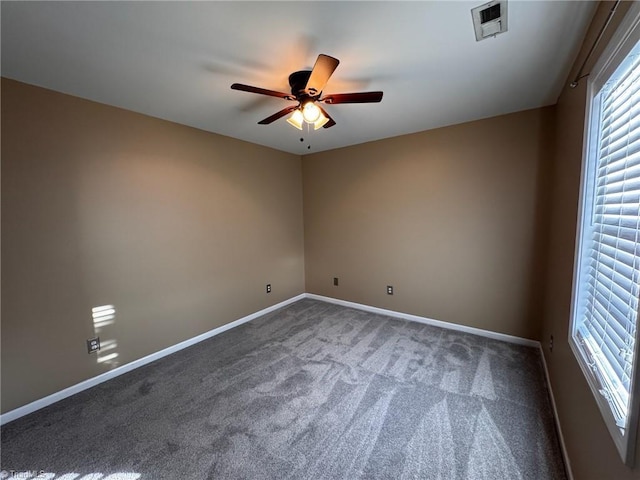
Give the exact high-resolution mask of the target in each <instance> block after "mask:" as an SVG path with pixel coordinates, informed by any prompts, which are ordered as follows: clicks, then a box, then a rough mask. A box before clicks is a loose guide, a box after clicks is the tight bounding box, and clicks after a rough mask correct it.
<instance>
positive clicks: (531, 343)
mask: <svg viewBox="0 0 640 480" xmlns="http://www.w3.org/2000/svg"><path fill="white" fill-rule="evenodd" d="M305 297H306V298H313V299H315V300H321V301H323V302H328V303H335V304H336V305H342V306H343V307H351V308H356V309H358V310H364V311H366V312H371V313H379V314H381V315H387V316H389V317H396V318H402V319H404V320H410V321H412V322H418V323H424V324H427V325H433V326H435V327H441V328H446V329H448V330H456V331H458V332H465V333H472V334H474V335H480V336H481V337H487V338H493V339H494V340H501V341H503V342H509V343H516V344H518V345H525V346H527V347H534V348H538V347H540V342H538V341H536V340H530V339H528V338H522V337H516V336H513V335H507V334H505V333H497V332H492V331H490V330H483V329H481V328H475V327H468V326H466V325H458V324H456V323H449V322H443V321H441V320H434V319H432V318H426V317H420V316H418V315H411V314H410V313H402V312H396V311H395V310H386V309H384V308H378V307H371V306H369V305H364V304H362V303H354V302H349V301H347V300H340V299H338V298H332V297H324V296H322V295H316V294H315V293H307V294H305Z"/></svg>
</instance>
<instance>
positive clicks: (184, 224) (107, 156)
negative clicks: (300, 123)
mask: <svg viewBox="0 0 640 480" xmlns="http://www.w3.org/2000/svg"><path fill="white" fill-rule="evenodd" d="M266 283H271V284H272V285H273V293H271V294H270V295H267V294H266V293H265V284H266ZM2 288H3V291H2V411H3V412H6V411H9V410H12V409H14V408H16V407H19V406H21V405H24V404H26V403H28V402H30V401H33V400H36V399H38V398H41V397H43V396H45V395H47V394H51V393H53V392H56V391H59V390H61V389H63V388H65V387H68V386H70V385H72V384H75V383H77V382H79V381H82V380H85V379H87V378H90V377H93V376H95V375H98V374H100V373H102V372H104V371H107V370H108V369H110V368H112V367H113V366H115V365H114V364H111V365H109V364H101V365H98V364H97V362H96V356H95V355H88V354H87V352H86V346H85V341H86V339H88V338H90V337H91V336H93V334H94V328H93V324H92V316H91V308H92V307H94V306H98V305H104V304H113V305H114V306H115V308H116V318H115V324H113V325H111V326H108V327H106V328H105V329H104V330H103V331H102V333H100V336H101V339H102V340H103V341H104V340H108V339H115V340H116V341H117V348H116V350H115V351H116V352H117V353H118V358H117V362H118V363H119V364H120V365H122V364H124V363H127V362H130V361H132V360H135V359H138V358H140V357H142V356H145V355H147V354H150V353H152V352H156V351H158V350H160V349H162V348H165V347H168V346H171V345H174V344H176V343H178V342H180V341H182V340H185V339H188V338H191V337H193V336H195V335H197V334H200V333H203V332H205V331H208V330H210V329H212V328H214V327H217V326H220V325H223V324H225V323H227V322H229V321H232V320H235V319H237V318H240V317H242V316H244V315H247V314H249V313H253V312H255V311H257V310H260V309H262V308H265V307H267V306H269V305H272V304H274V303H277V302H279V301H282V300H285V299H288V298H290V297H292V296H295V295H297V294H300V293H302V292H304V251H303V224H302V182H301V165H300V157H299V156H294V155H290V154H286V153H282V152H278V151H275V150H271V149H267V148H264V147H260V146H256V145H252V144H249V143H245V142H241V141H237V140H233V139H230V138H227V137H222V136H219V135H214V134H210V133H206V132H203V131H199V130H196V129H193V128H188V127H184V126H180V125H177V124H173V123H169V122H165V121H162V120H157V119H153V118H150V117H145V116H143V115H138V114H135V113H132V112H128V111H125V110H121V109H117V108H112V107H108V106H104V105H100V104H97V103H92V102H89V101H85V100H81V99H78V98H75V97H70V96H66V95H62V94H59V93H55V92H52V91H49V90H44V89H40V88H36V87H32V86H27V85H24V84H21V83H17V82H14V81H10V80H6V79H3V80H2ZM104 353H105V354H106V353H107V352H104Z"/></svg>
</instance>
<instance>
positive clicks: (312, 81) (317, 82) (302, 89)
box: [231, 53, 382, 130]
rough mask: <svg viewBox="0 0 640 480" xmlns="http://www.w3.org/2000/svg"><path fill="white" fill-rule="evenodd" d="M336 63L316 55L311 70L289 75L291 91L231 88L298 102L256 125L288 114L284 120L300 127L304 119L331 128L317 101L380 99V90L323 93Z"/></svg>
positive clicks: (315, 124) (326, 114)
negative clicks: (323, 94) (316, 57)
mask: <svg viewBox="0 0 640 480" xmlns="http://www.w3.org/2000/svg"><path fill="white" fill-rule="evenodd" d="M339 63H340V60H338V59H337V58H333V57H330V56H329V55H324V54H322V53H321V54H320V55H318V59H317V60H316V63H315V65H314V66H313V70H300V71H298V72H293V73H292V74H291V75H289V85H290V86H291V93H283V92H276V91H274V90H267V89H265V88H259V87H252V86H250V85H243V84H241V83H234V84H233V85H231V88H232V89H233V90H241V91H243V92H251V93H258V94H260V95H269V96H271V97H279V98H283V99H285V100H289V101H294V102H297V104H296V105H290V106H288V107H286V108H283V109H282V110H280V111H279V112H276V113H274V114H273V115H271V116H269V117H267V118H265V119H264V120H260V121H259V122H258V124H259V125H268V124H270V123H272V122H275V121H276V120H278V119H279V118H282V117H284V116H285V115H288V114H290V113H291V116H290V117H289V118H288V119H287V122H288V123H289V124H291V125H293V126H294V127H296V128H297V129H299V130H302V125H303V122H306V123H308V124H310V125H313V126H314V129H315V130H317V129H319V128H321V127H324V128H329V127H333V126H334V125H335V124H336V122H335V121H334V120H333V118H331V117H330V116H329V114H328V113H327V111H326V110H325V109H324V108H322V107H321V106H320V105H319V104H320V103H325V104H329V105H337V104H339V103H376V102H380V101H381V100H382V92H357V93H333V94H329V95H325V96H322V91H323V90H324V87H325V85H326V84H327V82H328V81H329V78H330V77H331V75H332V74H333V72H334V71H335V69H336V68H337V67H338V64H339Z"/></svg>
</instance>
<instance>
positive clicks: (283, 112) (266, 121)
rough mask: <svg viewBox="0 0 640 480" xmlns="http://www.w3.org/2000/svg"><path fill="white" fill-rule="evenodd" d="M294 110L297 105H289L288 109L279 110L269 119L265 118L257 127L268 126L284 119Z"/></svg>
mask: <svg viewBox="0 0 640 480" xmlns="http://www.w3.org/2000/svg"><path fill="white" fill-rule="evenodd" d="M296 108H298V105H291V106H290V107H287V108H283V109H282V110H280V111H279V112H277V113H274V114H273V115H271V116H270V117H267V118H265V119H264V120H260V121H259V122H258V125H269V124H270V123H273V122H275V121H276V120H278V119H279V118H282V117H284V116H285V115H286V114H288V113H291V112H293V111H294V110H295V109H296Z"/></svg>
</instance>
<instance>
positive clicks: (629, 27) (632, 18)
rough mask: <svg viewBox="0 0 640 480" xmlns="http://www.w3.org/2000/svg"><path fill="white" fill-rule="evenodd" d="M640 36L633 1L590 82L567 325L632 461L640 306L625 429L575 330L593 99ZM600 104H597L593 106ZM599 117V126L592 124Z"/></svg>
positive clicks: (596, 131)
mask: <svg viewBox="0 0 640 480" xmlns="http://www.w3.org/2000/svg"><path fill="white" fill-rule="evenodd" d="M638 41H640V5H639V2H633V3H632V5H631V7H630V8H629V10H628V12H627V14H626V15H625V17H624V19H623V20H622V22H621V23H620V26H619V27H618V29H617V30H616V32H615V33H614V35H613V37H612V38H611V40H610V42H609V44H608V45H607V47H606V48H605V50H604V51H603V53H602V54H601V55H600V57H599V59H598V61H597V62H596V64H595V66H594V67H593V69H592V72H591V74H590V76H589V79H588V82H587V94H586V105H585V125H584V136H583V139H584V141H583V152H582V166H581V173H580V197H579V204H578V219H577V220H578V221H577V226H576V227H577V228H576V248H575V256H574V269H573V287H572V298H571V314H570V315H571V316H570V325H569V346H570V348H571V350H572V351H573V354H574V356H575V358H576V360H577V362H578V365H580V368H581V370H582V372H583V374H584V376H585V378H586V380H587V383H588V384H589V387H590V389H591V392H592V394H593V396H594V398H595V400H596V403H597V405H598V408H599V410H600V413H601V414H602V417H603V419H604V421H605V424H606V426H607V429H608V430H609V433H610V435H611V437H612V439H613V441H614V443H615V446H616V448H617V450H618V453H619V454H620V457H621V458H622V461H623V462H624V463H625V464H626V465H627V466H630V467H632V466H633V465H634V462H635V458H634V456H635V450H636V441H637V434H638V423H639V417H640V412H639V410H640V312H638V313H639V314H638V317H637V320H636V322H637V324H638V325H637V327H636V338H635V352H634V358H633V363H632V371H631V378H630V382H631V383H630V392H629V395H630V398H629V410H628V414H627V419H626V426H625V431H624V434H623V433H622V432H621V431H620V428H619V427H618V426H617V425H616V420H615V417H614V415H613V413H612V411H611V407H610V405H609V402H608V401H607V399H606V398H605V397H604V396H603V395H602V394H600V393H599V390H600V388H601V386H600V382H599V380H598V379H597V375H596V374H594V372H593V370H592V369H591V368H590V367H589V365H588V358H586V356H585V355H586V354H585V353H583V351H584V350H583V348H582V347H581V346H580V345H578V343H577V341H576V338H574V336H575V335H576V334H577V333H578V323H579V320H578V318H577V316H578V315H579V310H580V309H579V302H580V300H581V298H580V289H579V286H580V283H579V281H580V278H581V275H580V274H581V266H582V262H583V258H584V256H583V255H584V253H583V245H582V238H583V226H584V228H585V229H586V228H590V223H591V222H590V220H589V219H588V218H585V216H586V215H585V214H586V213H588V212H590V211H591V207H590V206H588V205H587V204H586V202H590V201H592V198H591V195H590V193H591V192H590V191H589V190H588V187H589V186H590V185H592V182H593V178H591V177H590V174H591V171H590V168H589V166H590V164H591V162H592V157H593V155H594V147H595V148H596V149H597V147H598V143H599V138H600V128H599V126H600V122H599V118H600V112H599V105H597V106H594V100H595V99H596V97H598V95H599V93H600V91H601V89H602V88H603V86H604V85H605V84H606V83H607V81H608V80H609V79H610V77H611V76H612V75H613V73H614V72H615V71H616V69H617V68H618V66H619V65H620V64H621V63H622V62H623V61H624V60H625V59H626V57H627V56H628V55H629V53H630V52H631V50H632V49H633V48H634V47H635V45H636V44H637V43H638ZM594 107H597V108H594ZM594 122H595V126H594Z"/></svg>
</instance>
